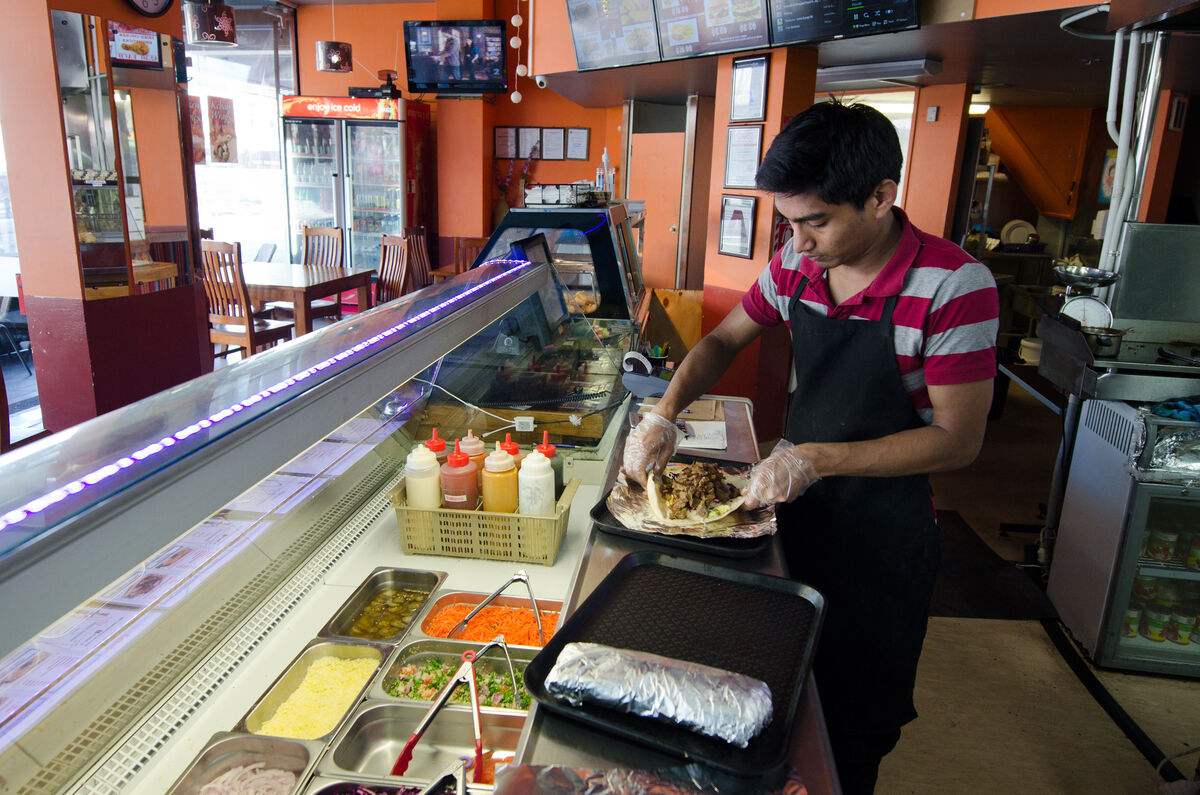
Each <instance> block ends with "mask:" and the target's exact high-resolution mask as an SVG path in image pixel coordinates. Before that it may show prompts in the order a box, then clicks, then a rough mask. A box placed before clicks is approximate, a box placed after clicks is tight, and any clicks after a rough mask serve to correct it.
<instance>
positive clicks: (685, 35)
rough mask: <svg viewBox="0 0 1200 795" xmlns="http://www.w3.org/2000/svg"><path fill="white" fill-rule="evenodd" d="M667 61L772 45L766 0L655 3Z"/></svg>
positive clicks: (664, 55)
mask: <svg viewBox="0 0 1200 795" xmlns="http://www.w3.org/2000/svg"><path fill="white" fill-rule="evenodd" d="M654 8H655V11H656V13H657V14H658V35H659V40H660V41H661V42H662V53H663V59H664V60H670V59H673V58H689V57H692V56H695V55H708V54H710V53H716V52H732V51H735V50H752V49H757V48H760V47H766V46H768V45H769V44H770V37H769V29H768V25H767V4H766V0H654Z"/></svg>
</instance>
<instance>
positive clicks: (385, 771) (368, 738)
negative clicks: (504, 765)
mask: <svg viewBox="0 0 1200 795" xmlns="http://www.w3.org/2000/svg"><path fill="white" fill-rule="evenodd" d="M428 709H429V705H428V704H417V703H411V702H398V701H396V700H394V699H393V700H392V701H390V702H387V703H380V702H378V701H365V702H363V704H362V705H361V706H360V707H359V709H358V710H357V711H356V712H355V713H354V715H352V716H351V718H350V719H349V720H348V721H346V725H345V726H343V727H342V730H341V731H340V732H339V733H338V735H337V738H336V739H335V740H334V741H333V743H332V745H331V746H330V749H329V750H328V751H326V752H325V755H324V756H323V757H322V758H321V761H320V762H318V763H317V770H318V772H320V774H321V775H322V776H327V777H329V778H336V779H340V780H345V779H357V778H368V779H375V780H377V781H378V780H381V779H384V780H389V781H390V782H391V783H392V786H395V784H396V782H404V783H410V782H411V783H420V784H427V783H429V781H430V779H432V778H433V777H434V776H436V775H438V774H439V773H441V772H442V771H443V770H445V769H446V768H447V767H448V766H449V765H450V764H451V763H452V762H454V761H455V760H456V759H459V758H460V757H464V756H466V757H470V756H473V755H474V753H475V739H474V737H475V734H474V731H473V729H472V728H471V723H472V713H471V711H470V710H448V709H447V710H442V711H441V712H439V713H438V714H437V716H436V717H434V719H433V722H432V723H430V724H429V727H428V728H427V729H426V730H425V734H424V735H422V736H421V739H420V741H419V742H417V744H416V745H415V746H414V747H413V755H412V762H411V763H410V764H409V766H408V771H407V772H406V773H405V774H404V776H402V777H399V778H396V777H393V776H391V775H389V774H390V773H391V771H392V764H393V763H395V761H396V758H397V757H399V756H400V752H401V751H403V750H404V744H405V743H406V742H408V738H409V737H410V736H412V733H413V731H414V730H415V729H416V728H417V724H418V723H420V721H421V718H422V717H424V715H425V713H426V712H427V711H428ZM524 723H525V716H524V715H522V714H520V713H517V712H513V711H512V710H480V724H481V728H482V733H483V747H484V750H490V751H495V753H496V755H497V756H513V755H514V753H515V751H516V748H517V741H518V740H520V739H521V728H522V726H523V725H524Z"/></svg>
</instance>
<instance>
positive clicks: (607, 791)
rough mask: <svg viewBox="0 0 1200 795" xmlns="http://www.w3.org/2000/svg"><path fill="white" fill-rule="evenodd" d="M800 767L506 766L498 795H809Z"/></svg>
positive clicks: (499, 772) (500, 772)
mask: <svg viewBox="0 0 1200 795" xmlns="http://www.w3.org/2000/svg"><path fill="white" fill-rule="evenodd" d="M807 792H808V790H807V789H806V788H805V786H804V781H803V779H801V777H800V774H799V773H798V772H797V771H796V770H794V769H788V770H787V771H786V773H785V772H782V771H781V772H780V773H779V774H778V775H775V776H773V777H771V778H769V779H758V778H735V777H732V776H722V777H720V778H719V780H714V773H713V771H711V770H708V769H705V768H703V767H701V766H699V765H697V764H691V765H688V766H686V767H684V766H681V767H674V768H666V769H658V770H630V769H627V768H610V769H607V770H604V769H591V768H571V767H564V766H561V765H506V766H504V767H503V768H500V769H499V770H497V771H496V788H495V793H496V795H534V793H536V795H807Z"/></svg>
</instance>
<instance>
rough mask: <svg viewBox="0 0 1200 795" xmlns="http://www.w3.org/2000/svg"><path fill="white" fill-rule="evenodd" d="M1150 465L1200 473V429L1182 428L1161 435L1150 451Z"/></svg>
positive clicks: (1194, 474) (1196, 474) (1155, 467)
mask: <svg viewBox="0 0 1200 795" xmlns="http://www.w3.org/2000/svg"><path fill="white" fill-rule="evenodd" d="M1150 466H1151V467H1153V468H1154V469H1169V470H1172V471H1176V472H1187V473H1189V474H1191V475H1193V476H1198V475H1200V429H1188V430H1180V431H1177V432H1175V433H1169V434H1166V435H1164V436H1161V437H1159V439H1158V440H1157V441H1156V442H1155V443H1154V450H1152V451H1151V453H1150Z"/></svg>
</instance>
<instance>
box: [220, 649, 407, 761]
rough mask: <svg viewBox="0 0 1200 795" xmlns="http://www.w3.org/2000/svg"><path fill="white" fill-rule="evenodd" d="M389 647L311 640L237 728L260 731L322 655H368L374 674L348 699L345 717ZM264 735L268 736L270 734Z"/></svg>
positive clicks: (377, 672)
mask: <svg viewBox="0 0 1200 795" xmlns="http://www.w3.org/2000/svg"><path fill="white" fill-rule="evenodd" d="M389 651H391V647H389V646H384V645H382V644H378V643H366V642H360V643H345V642H335V641H331V640H315V641H310V642H309V643H308V645H307V646H305V647H304V650H303V651H301V652H300V654H298V655H297V656H296V659H295V660H293V661H292V664H291V665H289V666H288V667H287V668H285V669H284V671H283V673H282V674H280V675H279V678H278V679H276V680H275V681H274V682H273V683H272V684H271V686H270V687H269V688H267V691H266V693H264V694H263V696H262V698H260V699H259V700H258V702H257V703H255V705H254V706H253V707H251V709H250V711H249V712H247V713H246V717H244V718H242V720H241V721H239V723H238V725H237V727H236V730H237V731H245V732H248V733H250V734H258V732H259V730H260V729H261V728H262V725H263V724H264V723H266V722H267V721H268V720H270V719H271V717H272V716H273V715H274V714H275V712H276V710H278V709H279V707H280V705H281V704H283V702H285V701H287V699H288V696H290V695H291V694H292V693H293V692H294V691H295V690H296V688H297V687H299V686H300V683H301V682H302V681H304V675H305V674H306V673H307V672H308V668H309V666H310V665H312V664H313V663H314V662H316V661H317V660H319V659H321V658H322V657H330V656H333V657H340V658H342V659H346V660H355V659H360V658H363V657H366V658H369V659H373V660H375V662H376V666H375V672H374V673H373V674H371V676H370V678H368V679H367V681H366V682H364V683H363V686H362V688H361V689H360V690H359V691H358V693H356V694H355V695H354V697H353V698H352V699H350V700H349V701H348V702H347V703H346V707H345V710H344V711H343V713H342V715H343V717H344V716H345V714H346V713H347V712H349V711H350V709H351V708H352V707H353V706H354V705H355V704H357V703H358V702H359V700H361V699H362V697H363V694H364V693H365V692H366V691H367V687H368V686H369V685H370V683H371V681H372V680H373V679H374V678H375V677H376V676H378V674H379V668H380V667H382V665H383V660H384V658H385V657H386V656H387V653H388V652H389ZM340 723H341V720H340V719H339V721H338V723H335V724H334V727H333V728H332V729H330V730H329V731H328V732H326V733H325V734H323V735H321V736H320V737H313V738H312V739H313V740H315V741H317V742H320V741H322V740H326V739H328V738H330V737H332V736H333V734H334V732H335V731H337V727H338V725H340ZM261 736H264V737H265V736H268V735H261ZM287 739H293V738H287Z"/></svg>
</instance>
